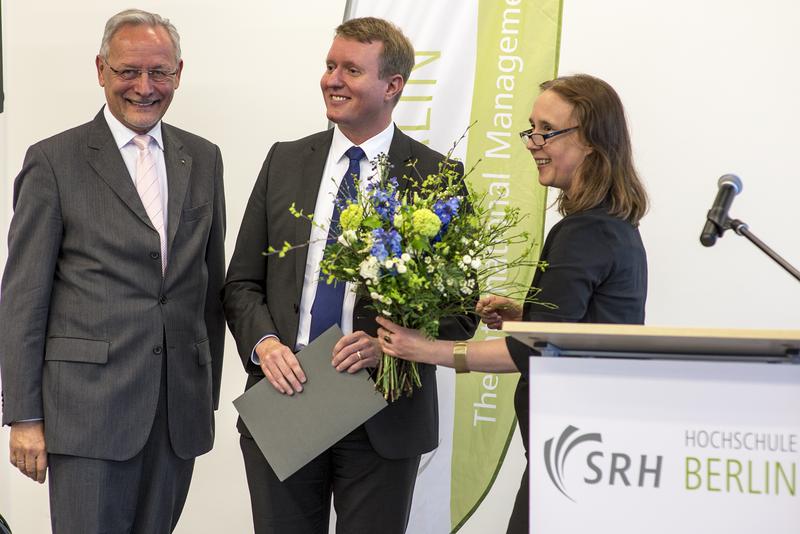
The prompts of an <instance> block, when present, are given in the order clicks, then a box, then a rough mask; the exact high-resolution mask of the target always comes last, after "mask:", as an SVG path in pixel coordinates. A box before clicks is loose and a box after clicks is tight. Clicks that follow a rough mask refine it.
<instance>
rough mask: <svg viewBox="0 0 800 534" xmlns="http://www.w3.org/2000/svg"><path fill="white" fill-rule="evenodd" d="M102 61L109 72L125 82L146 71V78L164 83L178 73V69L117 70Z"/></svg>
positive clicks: (136, 77)
mask: <svg viewBox="0 0 800 534" xmlns="http://www.w3.org/2000/svg"><path fill="white" fill-rule="evenodd" d="M103 63H105V64H106V66H107V67H108V68H109V69H111V72H113V73H114V75H115V76H116V77H117V78H119V79H120V80H125V81H126V82H132V81H133V80H136V79H138V78H139V77H140V76H141V75H143V74H144V73H147V78H148V79H149V80H150V81H151V82H153V83H164V82H168V81H170V80H172V79H173V78H174V77H175V75H176V74H178V69H175V70H174V71H172V72H168V71H165V70H160V69H120V70H117V69H115V68H114V67H112V66H111V65H109V64H108V62H107V61H106V60H103Z"/></svg>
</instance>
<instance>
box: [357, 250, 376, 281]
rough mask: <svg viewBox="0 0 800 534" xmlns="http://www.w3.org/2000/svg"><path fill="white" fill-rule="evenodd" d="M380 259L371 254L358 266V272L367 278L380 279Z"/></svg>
mask: <svg viewBox="0 0 800 534" xmlns="http://www.w3.org/2000/svg"><path fill="white" fill-rule="evenodd" d="M378 267H379V266H378V259H377V258H376V257H375V256H370V257H369V258H367V259H365V260H364V261H362V262H361V265H359V267H358V274H360V275H361V278H364V279H365V280H372V281H377V280H378Z"/></svg>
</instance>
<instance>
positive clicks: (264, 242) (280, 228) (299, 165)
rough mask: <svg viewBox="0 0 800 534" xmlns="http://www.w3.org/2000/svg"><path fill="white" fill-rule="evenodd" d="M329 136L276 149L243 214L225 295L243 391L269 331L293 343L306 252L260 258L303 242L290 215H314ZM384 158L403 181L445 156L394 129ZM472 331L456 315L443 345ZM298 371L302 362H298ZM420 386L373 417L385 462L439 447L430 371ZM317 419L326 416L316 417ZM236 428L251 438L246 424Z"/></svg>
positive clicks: (364, 323) (302, 226) (371, 330)
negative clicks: (409, 165) (412, 166)
mask: <svg viewBox="0 0 800 534" xmlns="http://www.w3.org/2000/svg"><path fill="white" fill-rule="evenodd" d="M332 137H333V130H327V131H324V132H320V133H316V134H314V135H311V136H309V137H306V138H304V139H300V140H297V141H292V142H288V143H276V144H275V145H273V147H272V149H271V150H270V151H269V154H268V155H267V158H266V160H265V161H264V165H263V167H262V169H261V172H260V174H259V176H258V179H257V180H256V184H255V187H254V188H253V192H252V194H251V195H250V200H249V201H248V204H247V209H246V210H245V215H244V219H243V220H242V226H241V229H240V230H239V236H238V237H237V240H236V249H235V250H234V253H233V257H232V259H231V263H230V266H229V267H228V275H227V279H226V282H225V289H224V291H223V300H224V303H225V314H226V318H227V320H228V326H229V327H230V329H231V332H232V333H233V336H234V338H235V339H236V344H237V346H238V349H239V354H240V356H241V357H242V361H243V363H244V365H245V369H246V370H247V371H248V373H249V374H250V377H249V378H248V381H247V387H251V386H252V385H253V384H254V383H256V382H257V381H259V380H262V379H263V374H262V373H261V369H260V368H259V367H258V366H256V365H253V363H252V362H251V361H250V355H251V353H252V350H253V347H254V346H255V344H256V343H257V342H258V341H259V340H260V339H261V337H262V336H264V335H265V334H267V333H273V334H276V335H277V336H278V337H279V338H280V340H281V342H282V343H283V344H285V345H287V346H288V347H294V345H295V341H296V339H297V326H298V322H299V315H298V311H299V307H300V297H301V294H302V290H303V277H304V273H305V266H306V258H307V248H306V247H303V248H299V249H296V250H295V251H294V252H292V253H289V254H287V256H286V257H284V258H279V257H278V256H277V255H272V256H268V257H264V256H263V255H262V252H263V251H265V250H266V249H267V247H268V246H269V245H273V246H275V247H276V248H279V247H280V245H282V244H283V243H284V242H285V241H288V242H290V243H304V242H307V241H308V239H309V237H310V234H311V225H310V224H309V223H308V221H306V220H303V219H296V218H295V217H294V216H292V215H291V214H290V213H289V206H291V204H292V203H295V205H296V207H297V209H302V210H303V211H304V212H305V213H313V211H314V209H315V205H316V200H317V194H318V192H319V186H320V182H321V180H322V173H323V169H324V167H325V161H326V159H327V156H328V151H329V149H330V145H331V139H332ZM389 160H390V162H391V163H392V164H393V165H394V171H395V172H396V174H397V176H398V178H400V187H406V186H407V185H408V184H407V183H404V180H402V178H401V177H402V176H403V174H405V173H407V172H410V171H409V170H407V169H406V168H405V163H406V162H407V161H416V168H417V170H418V171H419V172H420V174H421V175H423V176H427V175H428V174H431V173H435V172H436V171H437V170H438V165H439V163H441V162H442V161H443V160H444V156H442V155H441V154H439V153H438V152H435V151H434V150H431V149H430V148H428V147H426V146H425V145H423V144H421V143H419V142H417V141H415V140H413V139H411V138H410V137H408V136H407V135H405V134H404V133H402V132H401V131H400V130H398V129H397V128H395V132H394V137H393V139H392V144H391V147H390V149H389ZM366 304H367V302H366V301H365V300H363V299H360V300H359V301H358V302H357V303H356V307H355V310H354V317H353V329H354V330H363V331H365V332H367V333H368V334H371V335H373V336H374V335H375V333H376V330H377V323H375V320H374V318H375V312H374V311H372V310H368V309H367V308H366ZM476 327H477V321H476V318H475V317H467V316H463V317H453V318H449V319H448V320H447V321H443V322H442V324H441V325H440V337H441V338H443V339H469V338H470V337H472V334H473V333H474V331H475V328H476ZM301 365H302V362H301ZM420 374H421V379H422V388H421V389H419V390H417V391H415V392H414V395H413V396H412V397H410V398H408V397H403V398H401V399H400V400H398V401H396V402H394V403H393V404H391V405H390V406H388V407H387V408H385V409H384V410H382V411H381V412H380V413H378V414H377V415H375V416H374V417H373V418H371V419H370V420H369V421H368V422H367V423H366V424H365V428H366V430H367V434H368V436H369V439H370V442H371V444H372V446H373V447H374V448H375V450H376V451H377V452H378V454H380V455H381V456H383V457H385V458H408V457H412V456H416V455H418V454H421V453H423V452H427V451H430V450H432V449H433V448H435V447H436V446H437V444H438V411H437V410H438V408H437V393H436V373H435V368H434V367H433V366H430V365H423V366H421V370H420ZM320 417H323V415H322V414H320ZM239 430H240V431H241V432H243V433H244V434H245V435H248V434H249V432H248V431H247V429H246V427H245V426H244V424H243V423H242V422H241V421H240V422H239Z"/></svg>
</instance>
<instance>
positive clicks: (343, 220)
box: [339, 204, 364, 230]
mask: <svg viewBox="0 0 800 534" xmlns="http://www.w3.org/2000/svg"><path fill="white" fill-rule="evenodd" d="M362 219H364V209H363V208H362V207H361V206H359V205H358V204H350V205H349V206H347V207H346V208H345V209H344V211H343V212H342V213H341V214H340V215H339V224H340V225H341V226H342V229H343V230H357V229H358V226H359V225H360V224H361V221H362Z"/></svg>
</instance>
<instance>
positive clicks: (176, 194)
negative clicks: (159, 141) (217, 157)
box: [161, 122, 192, 254]
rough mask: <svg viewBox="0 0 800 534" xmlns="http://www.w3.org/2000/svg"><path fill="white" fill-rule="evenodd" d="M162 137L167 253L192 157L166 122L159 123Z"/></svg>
mask: <svg viewBox="0 0 800 534" xmlns="http://www.w3.org/2000/svg"><path fill="white" fill-rule="evenodd" d="M161 133H162V136H163V138H164V164H165V166H166V169H167V191H169V195H168V199H167V254H169V252H170V251H172V242H173V241H174V240H175V234H176V233H177V232H178V225H179V224H180V221H181V212H182V211H183V203H184V200H185V199H186V191H187V189H188V188H189V176H190V175H191V172H192V157H191V156H190V155H189V154H188V153H187V152H186V151H185V150H184V148H183V143H182V142H181V140H180V138H179V137H178V136H177V135H176V133H175V130H174V129H173V128H172V127H171V126H170V125H168V124H164V123H163V122H162V123H161Z"/></svg>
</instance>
